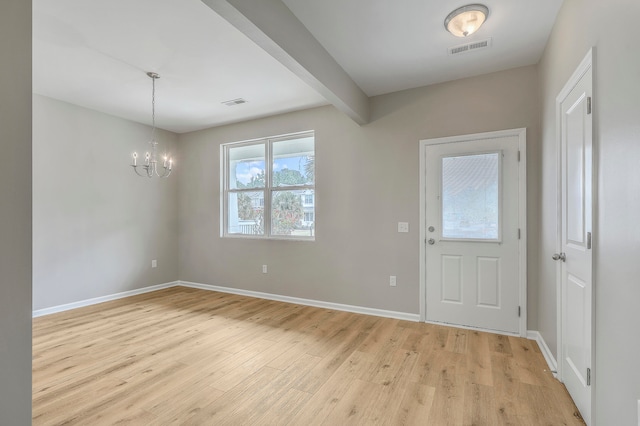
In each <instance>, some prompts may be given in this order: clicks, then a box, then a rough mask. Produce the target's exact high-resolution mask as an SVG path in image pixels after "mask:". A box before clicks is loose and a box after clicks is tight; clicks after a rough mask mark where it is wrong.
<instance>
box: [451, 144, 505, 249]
mask: <svg viewBox="0 0 640 426" xmlns="http://www.w3.org/2000/svg"><path fill="white" fill-rule="evenodd" d="M499 168H500V153H497V152H496V153H490V154H479V155H465V156H459V157H444V158H443V159H442V236H443V237H444V238H459V239H482V240H497V239H498V238H499V229H498V227H499V223H500V221H499V214H500V213H499V206H500V203H499V193H500V171H499Z"/></svg>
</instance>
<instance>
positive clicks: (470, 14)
mask: <svg viewBox="0 0 640 426" xmlns="http://www.w3.org/2000/svg"><path fill="white" fill-rule="evenodd" d="M487 16H489V8H487V6H484V5H482V4H469V5H467V6H462V7H460V8H458V9H456V10H454V11H453V12H451V13H450V14H449V16H447V19H445V20H444V27H445V28H446V29H447V31H449V32H450V33H451V34H453V35H454V36H456V37H467V36H470V35H471V34H473V33H475V32H476V31H478V29H479V28H480V27H481V26H482V24H484V21H486V20H487Z"/></svg>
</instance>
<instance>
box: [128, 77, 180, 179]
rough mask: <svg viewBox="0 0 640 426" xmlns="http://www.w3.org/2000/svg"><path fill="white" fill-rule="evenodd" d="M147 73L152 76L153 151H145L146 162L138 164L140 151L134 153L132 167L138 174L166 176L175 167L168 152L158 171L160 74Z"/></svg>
mask: <svg viewBox="0 0 640 426" xmlns="http://www.w3.org/2000/svg"><path fill="white" fill-rule="evenodd" d="M147 75H148V76H149V77H150V78H151V82H152V83H151V87H152V89H151V90H152V91H151V120H152V127H151V140H150V141H149V144H151V151H147V152H145V153H144V164H140V165H139V164H138V153H137V152H134V153H133V156H132V157H133V161H132V163H131V167H133V170H135V172H136V173H137V174H138V176H142V177H148V178H151V177H154V176H157V177H161V178H166V177H169V175H170V174H171V169H172V168H173V159H172V158H171V157H169V156H167V155H166V154H165V155H163V157H162V159H163V163H162V168H163V169H164V170H163V171H162V173H160V172H159V171H158V155H157V149H158V142H156V137H155V136H156V80H157V79H158V78H160V76H159V75H158V74H156V73H155V72H148V73H147Z"/></svg>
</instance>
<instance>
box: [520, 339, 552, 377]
mask: <svg viewBox="0 0 640 426" xmlns="http://www.w3.org/2000/svg"><path fill="white" fill-rule="evenodd" d="M527 339H530V340H535V341H536V342H538V346H539V347H540V352H542V355H543V356H544V359H545V360H546V361H547V365H548V366H549V370H550V371H551V372H553V375H554V376H555V375H556V374H557V371H558V362H557V361H556V358H555V357H554V356H553V353H552V352H551V349H549V346H547V342H545V341H544V338H543V337H542V334H540V332H539V331H535V330H529V331H527Z"/></svg>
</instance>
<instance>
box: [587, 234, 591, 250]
mask: <svg viewBox="0 0 640 426" xmlns="http://www.w3.org/2000/svg"><path fill="white" fill-rule="evenodd" d="M587 250H591V232H587Z"/></svg>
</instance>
